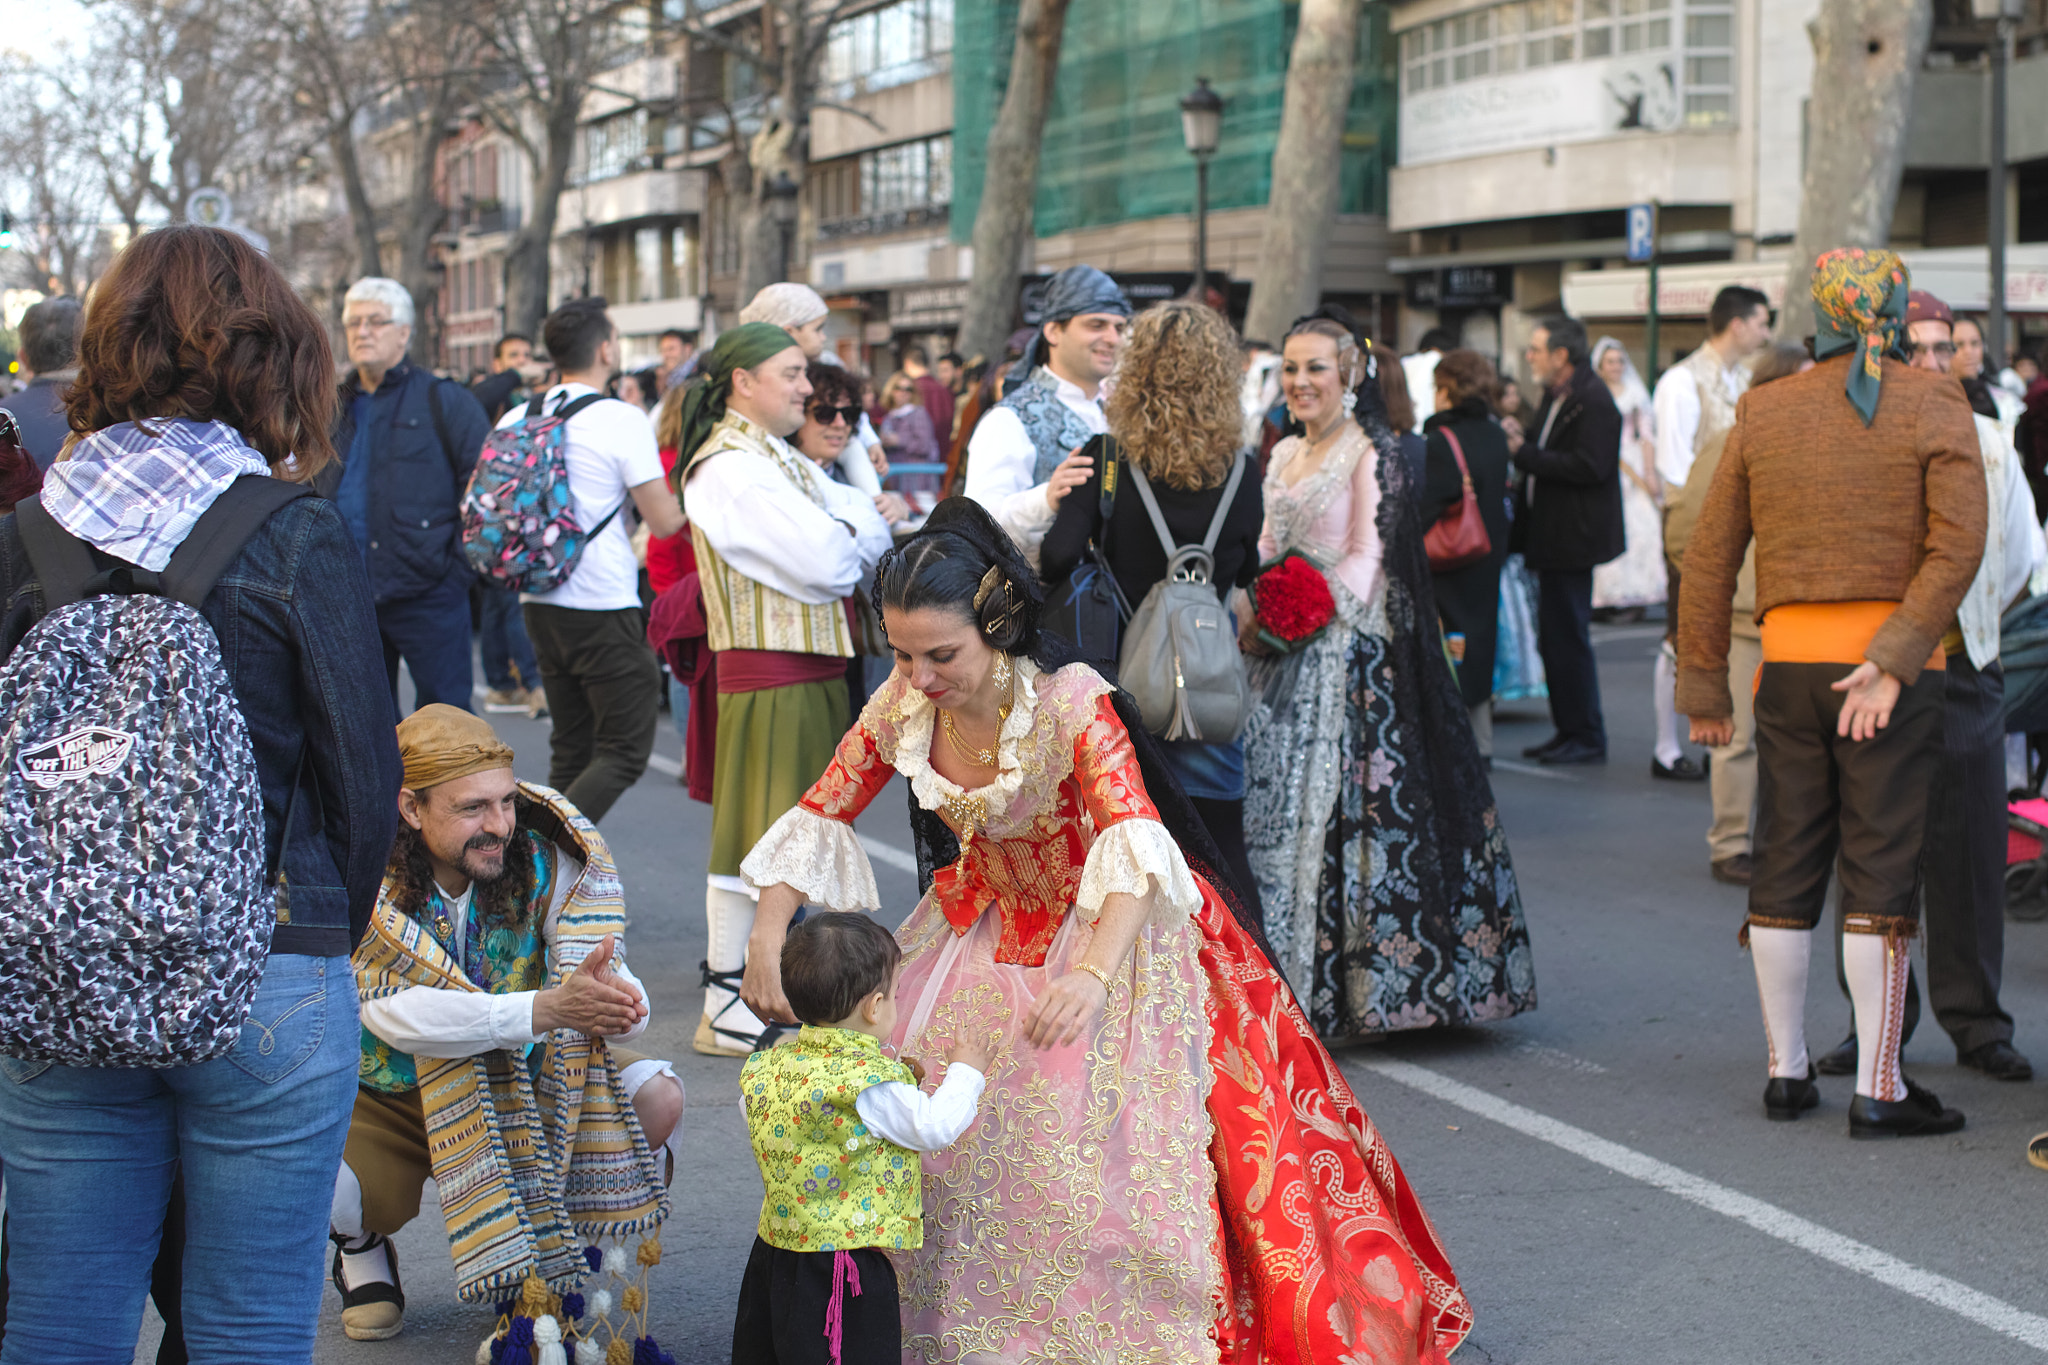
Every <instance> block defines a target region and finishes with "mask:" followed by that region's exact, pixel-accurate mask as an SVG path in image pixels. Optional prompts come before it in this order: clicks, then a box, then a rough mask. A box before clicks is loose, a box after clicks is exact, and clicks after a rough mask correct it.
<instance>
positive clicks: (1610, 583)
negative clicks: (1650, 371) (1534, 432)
mask: <svg viewBox="0 0 2048 1365" xmlns="http://www.w3.org/2000/svg"><path fill="white" fill-rule="evenodd" d="M1593 369H1594V371H1595V372H1596V373H1598V374H1599V376H1600V377H1601V378H1602V379H1603V380H1605V381H1606V382H1607V391H1608V392H1609V393H1611V394H1613V395H1614V406H1615V407H1617V408H1619V409H1621V524H1622V532H1623V534H1624V535H1625V536H1626V538H1627V540H1626V543H1627V546H1628V548H1627V549H1625V550H1623V551H1622V552H1621V558H1619V559H1615V560H1610V561H1609V562H1607V563H1605V564H1602V565H1601V566H1600V567H1599V568H1597V569H1595V570H1593V605H1594V606H1595V607H1648V606H1654V605H1656V604H1657V603H1659V602H1662V601H1663V600H1664V595H1665V588H1666V584H1665V581H1664V489H1663V486H1662V485H1661V484H1660V483H1659V482H1658V480H1657V443H1656V439H1655V438H1656V432H1655V428H1654V426H1653V423H1654V422H1655V420H1656V418H1655V413H1654V411H1653V409H1652V408H1651V405H1650V391H1649V390H1648V389H1647V388H1645V387H1643V378H1642V376H1641V375H1639V374H1637V373H1636V366H1635V362H1634V361H1632V360H1630V359H1629V358H1628V351H1627V349H1626V348H1625V347H1623V346H1622V344H1621V343H1620V342H1618V341H1616V340H1615V339H1614V338H1613V337H1601V338H1600V340H1598V341H1596V342H1594V343H1593Z"/></svg>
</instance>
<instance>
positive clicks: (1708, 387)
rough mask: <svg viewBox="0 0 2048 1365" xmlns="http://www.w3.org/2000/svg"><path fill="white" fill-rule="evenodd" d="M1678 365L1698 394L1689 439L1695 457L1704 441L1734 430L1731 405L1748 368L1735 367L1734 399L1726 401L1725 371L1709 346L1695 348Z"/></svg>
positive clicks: (1745, 383) (1746, 378)
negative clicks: (1694, 425) (1697, 412)
mask: <svg viewBox="0 0 2048 1365" xmlns="http://www.w3.org/2000/svg"><path fill="white" fill-rule="evenodd" d="M1678 363H1679V365H1680V366H1682V367H1683V368H1684V369H1685V371H1686V372H1687V373H1688V374H1690V375H1691V376H1692V382H1693V387H1694V388H1697V389H1698V390H1699V391H1700V425H1699V430H1698V431H1695V432H1694V433H1693V437H1692V453H1693V456H1694V458H1698V456H1699V453H1700V452H1701V451H1702V450H1705V449H1706V448H1707V442H1709V441H1711V440H1713V439H1714V438H1715V437H1717V436H1724V435H1726V434H1727V433H1728V432H1730V431H1733V430H1734V429H1735V403H1736V400H1737V399H1740V398H1741V397H1742V394H1743V391H1744V390H1746V389H1747V388H1748V387H1749V367H1748V366H1747V365H1738V366H1736V367H1735V373H1736V376H1737V377H1736V381H1735V397H1734V398H1730V397H1729V396H1728V373H1727V368H1726V367H1725V366H1723V365H1722V364H1721V356H1720V353H1719V352H1717V351H1716V350H1715V349H1714V348H1713V347H1711V346H1706V345H1701V346H1695V347H1694V348H1693V351H1692V354H1691V355H1689V356H1687V357H1686V358H1685V359H1683V360H1681V361H1679V362H1678Z"/></svg>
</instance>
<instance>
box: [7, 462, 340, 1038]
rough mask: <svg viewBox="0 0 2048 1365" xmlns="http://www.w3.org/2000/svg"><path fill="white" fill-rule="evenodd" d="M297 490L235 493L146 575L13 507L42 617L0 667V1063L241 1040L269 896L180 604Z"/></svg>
mask: <svg viewBox="0 0 2048 1365" xmlns="http://www.w3.org/2000/svg"><path fill="white" fill-rule="evenodd" d="M310 492H311V490H310V489H308V488H307V487H305V486H304V485H303V484H293V483H286V482H284V481H282V480H278V479H272V478H268V477H264V476H251V477H246V478H243V479H240V480H238V481H237V482H236V483H234V484H233V485H231V486H230V487H229V488H228V489H227V490H226V491H225V492H223V493H222V494H221V495H220V497H219V498H217V499H216V500H215V501H214V503H213V505H212V506H211V507H210V508H208V509H207V511H206V513H205V514H204V515H203V516H201V517H200V518H199V521H198V523H197V524H196V525H195V526H194V527H193V528H192V532H191V534H190V535H189V536H188V537H187V538H186V539H185V541H184V543H183V544H181V545H180V546H179V547H178V550H177V553H176V554H174V555H172V556H171V561H170V563H169V564H168V565H166V566H165V567H164V569H163V571H162V573H160V574H159V573H152V572H150V571H149V570H146V569H141V568H137V567H136V566H134V565H132V564H125V563H122V562H120V561H118V560H114V559H112V558H111V557H108V556H99V555H97V554H96V552H95V551H93V550H92V549H91V548H90V547H89V546H87V545H86V543H85V542H84V541H81V540H78V539H75V538H74V537H72V536H71V535H70V534H69V533H68V532H66V531H65V530H64V529H63V528H62V527H60V526H59V525H58V524H57V523H56V521H54V520H53V519H52V518H51V516H50V514H49V513H48V512H46V511H44V510H43V507H42V503H41V500H40V499H37V498H32V499H29V500H27V501H25V502H22V503H20V504H18V505H17V506H16V507H15V513H14V514H15V525H16V527H17V529H18V531H19V533H20V535H21V541H22V547H23V548H24V549H25V550H26V551H27V552H28V557H29V561H30V563H31V564H32V565H33V566H34V569H35V573H36V579H37V582H38V583H39V584H40V585H41V587H42V590H43V601H44V606H45V610H46V614H45V615H44V616H43V618H42V619H41V620H40V621H38V622H37V623H36V625H35V627H34V628H33V629H32V630H30V631H29V633H28V635H27V636H26V637H25V638H24V639H23V640H22V642H21V644H20V645H19V646H17V647H16V649H15V650H14V653H13V654H12V655H11V656H10V657H9V658H8V659H7V662H6V663H5V664H4V665H0V1054H4V1055H6V1056H9V1057H17V1058H20V1059H22V1060H23V1061H46V1062H58V1063H63V1064H65V1065H69V1066H94V1067H171V1066H187V1065H190V1064H192V1063H195V1062H204V1061H208V1060H211V1059H213V1058H215V1057H219V1056H222V1055H224V1054H226V1053H227V1052H229V1051H230V1050H232V1049H233V1047H234V1046H235V1043H236V1041H237V1039H239V1038H240V1036H241V1031H242V1025H243V1022H244V1021H245V1020H246V1019H247V1018H248V1014H249V1005H250V1002H251V1001H253V1000H254V999H255V996H256V987H257V985H258V984H259V983H260V982H261V981H262V979H263V968H264V965H265V963H266V962H267V961H268V960H269V955H270V938H271V933H272V931H273V930H274V929H275V928H276V927H277V923H278V898H277V895H278V893H277V888H276V887H275V886H274V885H273V883H272V879H271V878H270V876H269V875H268V873H267V870H266V867H265V859H264V837H263V792H262V789H261V787H260V786H259V785H258V782H257V776H256V754H255V750H254V749H253V748H252V747H251V746H250V743H249V727H248V722H247V720H246V719H245V718H244V717H243V715H242V708H241V704H240V703H239V702H237V701H236V700H235V693H234V688H233V685H232V684H231V683H230V682H229V679H228V673H227V669H226V667H225V666H224V665H223V664H222V662H221V651H220V640H219V639H218V637H216V636H215V634H214V631H213V627H212V626H211V625H210V624H209V623H208V622H207V620H206V618H205V617H204V616H201V615H200V614H199V610H198V607H199V604H200V603H201V602H202V601H204V600H205V598H206V594H207V591H208V589H210V588H211V587H212V586H213V584H214V581H215V580H216V579H218V578H219V577H220V576H221V574H222V573H223V572H225V571H226V569H227V568H228V566H229V565H230V564H232V563H233V561H234V558H235V556H236V554H238V553H239V552H240V550H241V548H242V546H243V544H244V543H245V542H246V541H247V540H248V539H249V537H250V535H251V534H253V533H254V532H255V531H256V530H257V528H259V527H260V526H262V524H263V522H264V520H265V519H266V518H268V517H269V515H270V514H271V513H272V512H274V511H275V510H277V508H279V507H281V506H283V505H284V504H285V503H286V502H289V501H291V500H292V499H293V498H297V497H301V496H304V495H306V494H308V493H310ZM294 790H295V791H296V784H294ZM285 818H286V823H287V825H289V823H290V819H291V815H290V812H289V811H287V813H286V817H285Z"/></svg>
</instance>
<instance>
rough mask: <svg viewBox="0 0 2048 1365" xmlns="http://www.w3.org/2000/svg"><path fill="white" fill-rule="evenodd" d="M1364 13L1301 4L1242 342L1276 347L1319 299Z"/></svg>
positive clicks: (1328, 1)
mask: <svg viewBox="0 0 2048 1365" xmlns="http://www.w3.org/2000/svg"><path fill="white" fill-rule="evenodd" d="M1362 8H1363V6H1361V5H1360V4H1359V3H1358V0H1301V17H1300V20H1299V21H1298V23H1297V26H1296V28H1295V30H1294V51H1293V52H1292V53H1290V54H1289V55H1288V59H1287V92H1286V95H1285V96H1284V98H1283V100H1282V103H1281V106H1280V138H1279V141H1278V142H1277V143H1276V144H1275V145H1274V147H1273V187H1272V191H1271V193H1270V194H1269V195H1268V196H1267V200H1266V206H1267V207H1266V225H1265V231H1264V233H1263V234H1262V235H1261V236H1260V238H1259V260H1258V265H1257V266H1255V267H1254V269H1253V273H1252V297H1251V303H1250V305H1249V306H1248V307H1247V309H1246V311H1245V319H1244V334H1245V335H1246V336H1248V337H1256V338H1258V339H1259V340H1262V341H1266V342H1270V343H1272V344H1274V345H1278V344H1279V341H1280V337H1281V334H1282V333H1284V332H1285V331H1286V330H1287V325H1288V324H1289V323H1291V322H1293V321H1294V319H1296V318H1298V317H1300V316H1301V315H1302V314H1303V313H1306V312H1309V311H1310V310H1312V309H1313V308H1314V307H1315V306H1316V300H1317V299H1318V298H1319V297H1320V296H1321V294H1322V287H1323V253H1324V251H1325V250H1326V249H1327V247H1328V245H1329V240H1330V230H1331V228H1332V227H1333V226H1334V225H1335V224H1336V221H1337V189H1338V182H1339V174H1340V167H1339V153H1340V151H1341V150H1342V148H1343V145H1344V120H1345V114H1346V112H1347V110H1348V109H1349V108H1350V106H1351V76H1352V65H1353V61H1354V59H1355V57H1356V56H1357V53H1358V16H1359V11H1360V10H1361V9H1362Z"/></svg>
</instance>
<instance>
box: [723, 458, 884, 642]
mask: <svg viewBox="0 0 2048 1365" xmlns="http://www.w3.org/2000/svg"><path fill="white" fill-rule="evenodd" d="M747 430H748V434H749V435H753V436H756V437H758V438H760V439H762V440H766V441H778V442H779V440H780V438H778V437H775V436H770V435H768V434H767V433H766V432H763V431H762V430H761V429H760V428H759V427H754V426H752V425H751V424H749V426H748V428H747ZM783 448H784V450H786V451H788V455H789V458H790V459H791V460H793V461H797V462H800V463H801V464H802V465H803V466H805V467H807V468H809V469H810V470H811V473H812V477H813V478H814V479H815V481H816V483H817V485H818V487H819V488H820V490H821V497H822V500H823V506H820V505H819V504H818V503H816V502H813V501H812V500H811V499H810V497H809V496H808V495H806V494H805V492H804V490H803V489H801V488H798V487H797V486H796V484H795V483H793V482H791V480H790V477H789V475H788V474H786V473H784V472H783V471H782V468H781V467H780V466H779V465H778V464H777V463H776V462H775V461H774V460H772V459H765V458H762V457H761V456H758V455H755V454H752V453H751V452H749V451H746V450H728V451H722V452H720V453H719V454H716V455H713V456H711V457H709V458H708V459H706V460H705V461H704V462H703V463H702V464H699V465H698V466H697V467H696V468H694V469H692V470H691V471H690V474H689V477H688V479H687V480H686V481H685V482H684V484H683V512H684V514H685V515H686V516H688V517H689V519H690V524H691V525H692V526H694V527H696V528H697V529H698V530H699V531H702V532H703V533H704V538H705V539H706V540H708V541H710V542H711V548H712V549H714V550H716V551H718V553H719V555H720V556H721V557H722V558H723V559H724V560H725V562H726V563H727V564H728V565H730V566H731V567H732V569H733V571H734V572H735V573H739V574H742V575H744V576H746V577H747V578H751V579H753V580H754V581H755V582H756V583H762V584H765V585H767V586H768V587H771V588H773V589H775V590H776V591H777V592H779V593H782V594H784V595H785V596H788V597H792V598H795V599H796V600H797V601H799V602H804V603H807V604H810V605H812V606H816V605H819V604H821V603H825V602H837V601H838V600H839V599H840V598H842V597H845V596H846V595H847V594H848V593H851V592H853V591H854V590H855V589H856V588H858V587H859V586H860V585H861V584H862V583H864V582H865V581H866V580H867V576H868V573H869V572H870V571H871V570H872V569H873V568H874V567H875V565H876V563H877V562H879V561H880V559H881V558H882V555H883V553H884V552H885V551H887V550H888V548H889V545H890V537H889V524H888V523H887V522H885V521H883V520H882V514H881V513H880V512H877V511H876V510H875V502H874V499H873V498H872V497H871V496H870V495H868V494H866V493H864V492H862V491H861V490H860V489H858V488H854V487H851V486H849V485H847V484H843V483H837V482H835V481H833V480H831V479H828V478H826V477H825V476H824V474H823V472H822V471H820V470H818V469H817V468H816V466H814V465H812V463H811V461H810V459H809V458H808V457H807V456H805V455H803V454H801V453H798V452H796V451H793V450H789V449H788V447H787V445H784V447H783Z"/></svg>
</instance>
